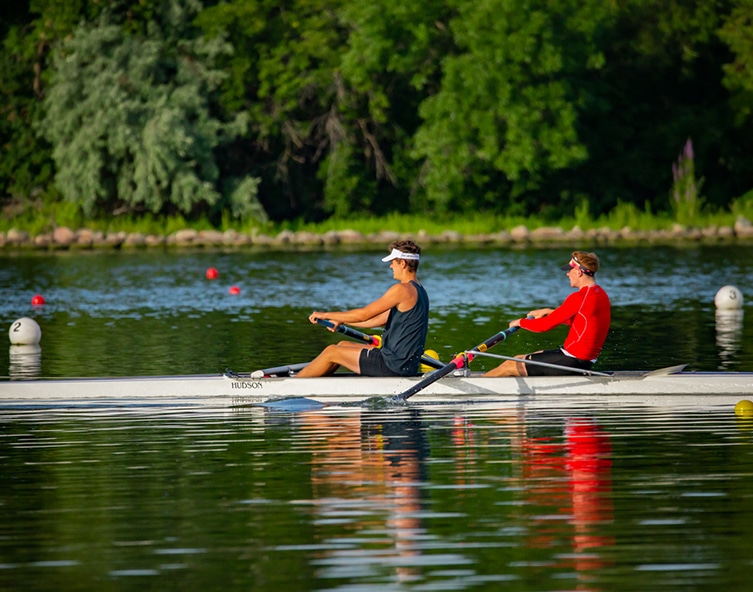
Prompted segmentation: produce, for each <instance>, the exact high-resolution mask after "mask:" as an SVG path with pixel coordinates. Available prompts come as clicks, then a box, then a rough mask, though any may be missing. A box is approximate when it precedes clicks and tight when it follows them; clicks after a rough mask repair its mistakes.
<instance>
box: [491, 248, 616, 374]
mask: <svg viewBox="0 0 753 592" xmlns="http://www.w3.org/2000/svg"><path fill="white" fill-rule="evenodd" d="M562 270H566V271H567V277H568V278H569V279H570V285H571V286H572V287H573V288H577V289H578V291H577V292H575V293H574V294H571V295H570V296H568V297H567V298H566V299H565V301H564V302H563V303H562V305H560V307H559V308H556V309H551V308H541V309H539V310H532V311H531V312H529V313H528V316H529V317H533V318H527V319H515V320H514V321H511V322H510V327H521V328H523V329H527V330H528V331H533V332H534V333H542V332H544V331H549V330H550V329H553V328H554V327H557V326H558V325H569V326H570V331H569V332H568V334H567V338H566V339H565V343H564V345H563V346H562V347H560V348H559V349H552V350H543V351H538V352H535V353H532V354H521V355H518V356H515V357H516V358H520V359H524V360H531V361H535V362H544V363H547V364H555V365H557V366H567V367H570V368H578V369H582V370H589V369H590V368H591V366H593V364H594V362H596V358H598V356H599V353H600V352H601V348H602V347H603V346H604V341H605V340H606V338H607V333H608V332H609V320H610V309H611V305H610V303H609V296H607V293H606V292H605V291H604V289H603V288H602V287H601V286H599V285H598V284H597V283H596V278H595V277H594V275H595V274H596V272H597V271H598V270H599V258H598V257H597V256H596V253H587V252H585V251H575V252H574V253H573V255H572V258H571V259H570V262H569V263H568V264H567V265H563V266H562ZM565 374H571V372H569V371H568V370H560V369H558V368H552V367H549V366H539V365H536V364H526V363H525V362H516V361H513V360H507V361H505V362H503V363H502V364H500V365H499V366H497V367H496V368H494V369H492V370H490V371H489V372H487V373H486V374H485V375H484V376H560V375H565Z"/></svg>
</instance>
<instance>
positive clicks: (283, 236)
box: [0, 217, 753, 252]
mask: <svg viewBox="0 0 753 592" xmlns="http://www.w3.org/2000/svg"><path fill="white" fill-rule="evenodd" d="M407 238H410V239H413V240H416V241H418V242H420V243H423V244H432V245H441V244H447V245H461V244H462V245H499V246H503V247H522V246H525V247H551V246H560V245H578V246H582V245H594V246H599V245H602V246H603V245H615V246H618V245H629V246H641V245H644V246H652V245H656V244H677V243H704V244H708V243H735V244H736V243H740V242H744V243H747V242H751V243H753V224H752V223H751V222H750V221H749V220H747V219H746V218H743V217H739V218H738V219H737V221H736V222H735V224H734V226H713V225H712V226H708V227H705V228H690V227H685V226H682V225H679V224H674V225H673V226H672V227H671V228H669V229H665V230H652V231H645V230H639V231H633V230H632V229H630V228H627V227H626V228H622V229H621V230H613V229H610V228H599V229H590V230H587V231H583V230H581V229H580V228H578V227H577V226H576V227H574V228H572V229H571V230H563V229H562V228H561V227H559V226H546V227H539V228H534V229H529V228H527V227H526V226H524V225H519V226H516V227H514V228H511V229H509V230H500V231H498V232H494V233H486V234H468V235H463V234H461V233H459V232H457V231H455V230H444V231H442V232H441V233H439V234H436V235H430V234H428V233H426V232H425V231H423V230H418V231H416V232H413V233H398V232H395V231H390V230H383V231H381V232H376V233H370V234H367V235H364V234H363V233H361V232H358V231H356V230H351V229H345V230H330V231H328V232H326V233H323V234H317V233H313V232H308V231H301V232H292V231H290V230H283V231H281V232H280V233H278V234H277V235H276V236H270V235H266V234H262V233H258V232H256V231H253V232H252V233H242V232H238V231H236V230H226V231H224V232H221V231H218V230H201V231H197V230H194V229H190V228H186V229H182V230H178V231H176V232H174V233H172V234H170V235H167V236H160V235H154V234H142V233H126V232H124V231H119V232H113V233H107V234H105V233H103V232H101V231H97V230H91V229H88V228H81V229H78V230H72V229H70V228H66V227H58V228H55V230H54V231H53V232H50V233H43V234H38V235H36V236H32V235H30V234H29V233H28V232H26V231H24V230H18V229H15V228H12V229H10V230H9V231H8V232H7V233H6V232H0V252H2V251H5V252H8V251H18V250H33V251H44V250H47V251H65V250H97V249H121V250H145V249H155V248H161V249H184V248H210V249H211V248H237V249H243V248H259V249H267V250H275V249H280V248H284V249H301V248H305V249H311V248H324V249H326V248H331V247H332V246H348V247H351V248H357V247H370V246H372V245H384V244H389V243H390V242H392V241H394V240H398V239H407Z"/></svg>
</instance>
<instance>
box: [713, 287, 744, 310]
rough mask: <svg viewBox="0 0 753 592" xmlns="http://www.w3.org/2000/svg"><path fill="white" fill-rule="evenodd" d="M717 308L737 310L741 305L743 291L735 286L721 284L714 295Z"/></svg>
mask: <svg viewBox="0 0 753 592" xmlns="http://www.w3.org/2000/svg"><path fill="white" fill-rule="evenodd" d="M714 305H715V306H716V308H717V309H718V310H739V309H741V308H742V307H743V293H742V292H740V290H738V289H737V288H736V287H735V286H723V287H722V288H719V291H718V292H717V293H716V296H714Z"/></svg>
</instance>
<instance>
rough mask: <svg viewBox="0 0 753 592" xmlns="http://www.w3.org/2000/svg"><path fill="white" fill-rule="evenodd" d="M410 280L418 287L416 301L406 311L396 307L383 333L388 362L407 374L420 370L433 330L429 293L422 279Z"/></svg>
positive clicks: (396, 370)
mask: <svg viewBox="0 0 753 592" xmlns="http://www.w3.org/2000/svg"><path fill="white" fill-rule="evenodd" d="M410 283H411V284H413V285H414V286H415V288H416V295H417V298H416V304H414V305H413V308H411V309H410V310H406V311H404V312H401V311H399V310H398V309H397V306H395V307H393V308H392V310H390V314H389V317H387V324H386V325H385V326H384V332H383V333H382V358H383V359H384V363H385V364H386V365H387V367H388V368H389V369H390V370H392V371H393V372H395V373H397V374H400V375H403V376H411V375H415V374H418V369H419V366H420V364H421V356H422V355H423V353H424V347H425V345H426V334H427V333H428V332H429V295H428V294H427V293H426V290H424V287H423V286H422V285H421V284H419V283H418V282H416V281H413V280H411V282H410Z"/></svg>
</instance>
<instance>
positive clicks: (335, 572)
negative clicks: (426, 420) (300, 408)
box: [300, 411, 428, 582]
mask: <svg viewBox="0 0 753 592" xmlns="http://www.w3.org/2000/svg"><path fill="white" fill-rule="evenodd" d="M418 413H419V412H418V411H409V412H406V413H401V414H400V416H399V418H396V417H395V416H394V415H393V416H390V415H381V414H371V413H348V414H343V413H333V414H329V413H307V414H303V416H302V417H301V419H302V424H301V429H300V431H301V435H302V436H303V437H304V439H305V440H307V441H313V442H318V443H319V444H318V445H317V446H316V447H315V448H314V450H313V453H312V458H311V484H312V493H313V498H312V500H311V503H312V505H313V506H314V507H315V513H316V519H315V525H316V526H317V527H318V529H319V530H320V533H319V535H318V536H319V537H321V538H322V539H323V540H324V541H325V542H326V543H327V547H329V549H330V550H329V551H328V552H327V553H325V556H324V557H320V558H318V559H316V560H315V562H314V564H315V565H316V566H318V567H319V568H320V569H321V572H322V573H321V574H320V576H321V577H325V578H331V577H346V576H347V577H354V576H359V577H369V576H373V575H375V573H377V572H379V571H381V570H382V569H385V568H386V569H387V570H389V571H390V572H391V573H392V574H393V576H394V578H395V579H396V580H397V581H399V582H406V581H411V580H414V579H415V578H417V577H418V575H419V572H418V571H417V569H416V567H415V566H412V563H413V562H412V561H411V560H410V558H412V557H415V556H416V555H418V554H419V552H418V550H417V549H416V545H415V542H416V541H417V540H420V538H421V537H424V536H426V532H425V529H424V527H423V525H422V523H421V519H420V518H419V516H420V513H421V490H420V487H421V484H422V470H423V466H424V461H425V459H426V457H427V451H428V448H427V444H426V441H425V439H424V436H423V431H422V429H421V423H420V421H419V417H418ZM333 526H335V527H337V528H336V529H335V531H334V532H333V529H332V527H333ZM354 543H355V544H356V545H357V546H358V547H360V550H359V551H358V552H355V551H354ZM367 549H370V550H367Z"/></svg>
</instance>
